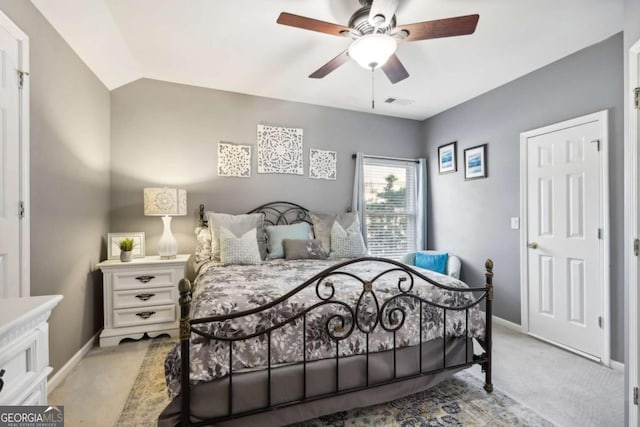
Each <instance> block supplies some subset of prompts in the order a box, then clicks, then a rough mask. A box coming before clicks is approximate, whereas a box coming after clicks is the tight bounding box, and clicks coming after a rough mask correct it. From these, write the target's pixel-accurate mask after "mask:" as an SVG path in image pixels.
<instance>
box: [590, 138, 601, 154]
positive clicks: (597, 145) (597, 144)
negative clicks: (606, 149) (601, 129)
mask: <svg viewBox="0 0 640 427" xmlns="http://www.w3.org/2000/svg"><path fill="white" fill-rule="evenodd" d="M594 142H595V144H596V147H597V149H598V151H600V140H599V139H594V140H593V141H591V143H594Z"/></svg>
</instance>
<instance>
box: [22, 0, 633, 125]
mask: <svg viewBox="0 0 640 427" xmlns="http://www.w3.org/2000/svg"><path fill="white" fill-rule="evenodd" d="M31 1H32V3H34V4H35V6H36V7H37V8H38V9H39V10H40V11H41V12H42V14H43V15H44V16H45V17H46V18H47V19H48V20H49V22H51V24H52V25H53V26H54V27H55V28H56V30H57V31H58V32H59V33H60V34H61V35H62V37H63V38H64V39H65V40H66V41H67V42H68V43H69V44H70V45H71V47H72V48H73V49H74V50H75V51H76V52H77V53H78V55H79V56H80V57H81V58H82V59H83V60H84V61H85V62H86V64H87V65H88V66H89V68H91V69H92V70H93V71H94V72H95V74H96V75H97V76H98V78H100V79H101V80H102V82H103V83H104V84H105V85H106V86H107V87H108V88H109V89H115V88H117V87H119V86H122V85H125V84H127V83H129V82H132V81H134V80H137V79H139V78H142V77H146V78H152V79H157V80H164V81H169V82H176V83H184V84H189V85H194V86H202V87H207V88H213V89H220V90H225V91H231V92H240V93H246V94H251V95H258V96H266V97H271V98H277V99H285V100H290V101H297V102H305V103H309V104H316V105H325V106H331V107H338V108H346V109H350V110H356V111H364V112H374V113H376V114H385V115H390V116H397V117H406V118H412V119H419V120H422V119H425V118H427V117H430V116H432V115H434V114H437V113H439V112H441V111H444V110H446V109H448V108H450V107H452V106H454V105H457V104H459V103H461V102H464V101H466V100H468V99H471V98H473V97H475V96H477V95H480V94H482V93H484V92H486V91H488V90H491V89H493V88H496V87H498V86H500V85H502V84H504V83H506V82H508V81H511V80H513V79H515V78H517V77H520V76H522V75H524V74H527V73H529V72H531V71H533V70H535V69H538V68H540V67H543V66H544V65H547V64H549V63H551V62H553V61H555V60H557V59H560V58H562V57H564V56H567V55H569V54H571V53H573V52H575V51H577V50H580V49H582V48H584V47H586V46H589V45H591V44H594V43H597V42H599V41H601V40H603V39H605V38H607V37H609V36H611V35H613V34H615V33H617V32H619V31H621V30H622V21H623V16H622V10H623V7H622V6H623V5H622V3H623V1H622V0H562V1H558V0H536V1H531V0H400V8H399V10H398V12H397V14H396V16H397V21H398V23H399V24H409V23H414V22H420V21H428V20H432V19H440V18H448V17H453V16H459V15H467V14H472V13H479V14H480V21H479V23H478V27H477V29H476V32H475V33H474V34H472V35H470V36H462V37H453V38H447V39H437V40H426V41H418V42H411V43H404V44H400V45H399V47H398V52H397V54H398V57H399V58H400V59H401V61H402V62H403V63H404V65H405V67H406V68H407V70H408V71H409V74H410V77H409V78H408V79H406V80H404V81H402V82H400V83H397V84H395V85H392V84H391V83H389V81H388V80H387V79H386V77H385V76H384V74H383V73H382V71H380V70H378V71H376V75H375V97H376V101H377V102H376V109H375V110H374V111H372V110H371V73H370V71H367V70H365V69H363V68H360V67H359V66H358V65H357V64H356V63H355V62H353V61H350V62H348V63H347V64H345V65H343V66H342V67H340V68H338V69H337V70H336V71H334V72H333V73H331V74H329V75H328V76H327V77H325V78H324V79H322V80H316V79H309V78H308V77H307V76H308V75H309V74H311V73H312V72H313V71H315V70H316V69H317V68H319V67H320V66H321V65H323V64H324V63H325V62H327V61H328V60H329V59H331V58H333V57H334V56H336V55H337V54H338V53H340V52H342V51H343V50H344V49H346V48H347V47H348V45H349V39H345V38H340V37H334V36H330V35H327V34H323V33H316V32H311V31H305V30H302V29H297V28H291V27H285V26H282V25H278V24H276V19H277V17H278V15H279V14H280V12H282V11H286V12H290V13H294V14H298V15H303V16H308V17H311V18H316V19H320V20H324V21H328V22H334V23H337V24H341V25H347V21H348V19H349V17H350V15H351V14H352V13H353V12H354V11H355V10H356V9H358V8H359V7H360V5H359V3H358V1H357V0H251V1H250V0H233V1H231V0H227V1H223V0H188V1H185V0H162V1H158V0H55V1H53V0H31ZM387 97H395V98H400V99H409V100H412V101H414V102H413V103H411V104H410V105H385V104H384V103H383V102H382V101H383V100H384V99H386V98H387Z"/></svg>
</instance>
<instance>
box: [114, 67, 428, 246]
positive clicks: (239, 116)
mask: <svg viewBox="0 0 640 427" xmlns="http://www.w3.org/2000/svg"><path fill="white" fill-rule="evenodd" d="M363 102H366V100H363ZM111 116H112V129H111V131H112V148H111V150H112V151H111V156H112V169H111V186H112V187H111V215H110V218H111V226H110V229H111V231H144V232H146V237H147V239H146V242H147V254H155V253H157V252H156V251H157V241H158V238H159V237H160V234H161V232H162V225H161V221H160V219H158V218H153V217H145V216H143V208H142V189H143V187H145V186H150V185H180V186H183V187H184V188H186V189H187V192H188V193H187V201H188V208H189V212H190V215H188V216H187V217H176V218H174V219H173V222H172V230H173V232H174V235H175V236H176V238H177V239H178V246H179V251H181V252H187V253H193V251H194V246H195V236H194V235H193V228H194V225H195V224H196V214H197V209H198V205H199V204H200V203H204V204H205V206H206V207H207V208H208V209H212V210H217V211H220V212H228V213H241V212H246V211H247V210H250V209H252V208H254V207H257V206H259V205H260V204H262V203H266V202H270V201H275V200H288V201H292V202H296V203H299V204H302V205H303V206H306V207H308V208H309V209H312V210H317V211H324V212H337V211H343V210H344V209H345V208H347V207H348V206H350V204H351V192H352V182H353V170H354V161H353V160H352V158H351V155H352V154H353V153H355V152H356V151H363V152H365V153H366V154H379V155H392V156H399V157H417V155H418V154H419V153H420V151H421V147H420V131H421V125H422V124H421V122H418V121H413V120H405V119H397V118H391V117H383V116H378V115H372V114H363V113H357V112H353V111H347V110H339V109H334V108H326V107H318V106H313V105H308V104H300V103H294V102H288V101H279V100H274V99H268V98H260V97H255V96H249V95H241V94H236V93H230V92H222V91H217V90H211V89H204V88H198V87H193V86H185V85H179V84H173V83H166V82H160V81H156V80H147V79H143V80H138V81H136V82H133V83H131V84H129V85H127V86H124V87H121V88H119V89H116V90H114V91H113V92H112V105H111ZM259 123H261V124H271V125H281V126H287V127H299V128H302V129H303V130H304V158H305V175H304V176H295V175H270V174H260V175H259V174H257V163H256V162H257V161H256V158H257V154H256V147H255V144H256V125H257V124H259ZM219 141H228V142H234V143H243V144H250V145H252V146H253V159H252V177H251V178H228V177H218V176H217V171H216V165H217V144H218V142H219ZM310 147H313V148H320V149H327V150H334V151H337V152H338V170H337V177H338V179H337V180H336V181H324V180H315V179H310V178H308V167H309V164H308V153H309V148H310Z"/></svg>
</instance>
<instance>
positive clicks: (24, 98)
mask: <svg viewBox="0 0 640 427" xmlns="http://www.w3.org/2000/svg"><path fill="white" fill-rule="evenodd" d="M0 27H2V28H3V29H4V30H6V31H7V32H8V33H9V34H11V36H12V37H13V38H15V39H16V40H18V66H19V67H20V70H21V71H23V72H25V73H26V75H25V77H24V84H23V87H22V90H21V91H20V112H19V117H20V130H19V132H20V148H19V150H20V200H21V201H22V202H23V203H24V216H23V217H22V219H21V220H20V296H21V297H27V296H29V295H30V294H31V262H30V259H31V258H30V257H31V247H30V238H29V235H30V222H31V217H30V214H29V211H30V209H29V208H30V196H29V163H30V162H29V78H28V77H27V76H28V75H29V37H28V36H27V35H26V34H25V33H24V32H23V31H22V30H21V29H20V28H19V27H18V26H17V25H16V24H14V23H13V22H12V21H11V19H9V17H8V16H7V15H5V14H4V13H3V12H2V11H0Z"/></svg>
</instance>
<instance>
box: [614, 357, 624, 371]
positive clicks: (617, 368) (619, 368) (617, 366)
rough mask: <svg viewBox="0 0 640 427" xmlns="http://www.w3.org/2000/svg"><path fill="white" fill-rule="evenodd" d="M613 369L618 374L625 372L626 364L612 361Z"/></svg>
mask: <svg viewBox="0 0 640 427" xmlns="http://www.w3.org/2000/svg"><path fill="white" fill-rule="evenodd" d="M611 369H613V370H614V371H618V372H624V363H620V362H616V361H615V360H612V361H611Z"/></svg>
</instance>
